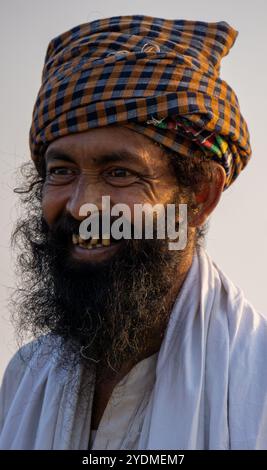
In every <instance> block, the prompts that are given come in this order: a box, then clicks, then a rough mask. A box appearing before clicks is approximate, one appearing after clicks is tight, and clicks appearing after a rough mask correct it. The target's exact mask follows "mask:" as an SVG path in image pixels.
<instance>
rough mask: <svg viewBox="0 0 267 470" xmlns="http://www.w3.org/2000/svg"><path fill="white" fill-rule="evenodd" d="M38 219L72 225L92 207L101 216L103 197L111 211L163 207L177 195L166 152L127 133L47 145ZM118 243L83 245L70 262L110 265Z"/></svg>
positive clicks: (103, 131) (86, 135)
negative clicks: (65, 220)
mask: <svg viewBox="0 0 267 470" xmlns="http://www.w3.org/2000/svg"><path fill="white" fill-rule="evenodd" d="M45 161H46V180H45V184H44V189H43V200H42V207H43V214H44V218H45V220H46V222H47V223H48V225H49V226H50V227H52V226H53V224H55V223H56V222H57V221H58V220H59V219H60V218H61V217H62V216H63V217H64V216H69V218H71V219H74V220H76V221H79V222H80V221H81V220H82V219H83V218H84V217H82V216H80V215H79V212H80V207H81V206H82V205H83V204H85V203H93V204H95V205H96V206H97V207H98V210H99V211H101V209H102V207H101V202H102V196H107V195H108V196H110V205H111V208H112V207H113V206H114V205H115V204H117V203H124V204H127V205H128V207H129V208H130V210H131V213H133V208H134V204H145V203H149V204H151V205H152V206H154V205H155V204H157V203H161V204H164V205H166V204H167V203H169V202H172V200H173V198H174V195H175V194H177V190H178V187H177V179H176V176H175V174H174V170H173V168H172V167H171V165H170V163H169V159H168V157H167V155H166V154H165V152H163V150H162V149H161V148H160V147H159V146H156V145H154V143H153V142H152V141H151V140H150V139H148V138H147V137H145V136H143V135H141V134H138V133H136V132H133V131H131V130H129V129H127V128H123V127H118V126H109V127H107V128H99V129H94V130H90V131H86V132H83V133H80V134H72V135H68V136H66V137H62V138H59V139H57V140H56V141H54V142H52V143H51V144H50V145H49V147H48V148H47V151H46V154H45ZM120 245H121V243H118V242H117V243H111V244H110V246H102V245H101V244H98V246H97V245H94V248H93V249H88V245H87V244H85V243H82V244H80V246H79V245H73V246H72V247H71V252H72V257H73V258H75V259H76V260H80V261H88V262H90V261H92V262H94V263H97V262H101V261H104V260H107V259H109V258H110V257H111V256H112V255H115V254H116V252H117V251H118V250H119V248H120Z"/></svg>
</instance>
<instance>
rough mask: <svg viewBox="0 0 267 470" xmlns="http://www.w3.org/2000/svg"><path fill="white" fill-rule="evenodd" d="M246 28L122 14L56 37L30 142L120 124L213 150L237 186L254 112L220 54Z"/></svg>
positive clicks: (36, 151)
mask: <svg viewBox="0 0 267 470" xmlns="http://www.w3.org/2000/svg"><path fill="white" fill-rule="evenodd" d="M236 36H237V32H236V31H235V30H234V29H233V28H231V27H230V26H229V25H228V24H227V23H225V22H218V23H206V22H201V21H187V20H169V19H162V18H153V17H149V16H142V15H133V16H117V17H112V18H105V19H101V20H96V21H93V22H91V23H85V24H82V25H79V26H76V27H75V28H72V29H71V30H69V31H67V32H65V33H63V34H61V35H60V36H58V37H56V38H55V39H53V40H52V41H51V42H50V43H49V46H48V49H47V53H46V58H45V64H44V69H43V74H42V84H41V88H40V90H39V93H38V96H37V100H36V103H35V106H34V110H33V120H32V125H31V130H30V148H31V155H32V158H33V160H34V161H35V162H36V161H37V160H38V159H40V158H41V157H42V156H43V154H44V151H45V149H46V148H47V145H49V143H51V142H52V141H53V140H55V139H57V138H59V137H62V136H65V135H68V134H71V133H77V132H82V131H85V130H88V129H95V128H98V127H102V126H106V125H111V124H119V125H122V126H126V127H127V128H130V129H132V130H134V131H136V132H140V133H142V134H144V135H146V136H148V137H150V138H151V139H153V140H154V141H157V142H159V143H161V144H162V145H164V146H165V147H167V148H169V149H171V150H173V151H175V152H177V153H178V154H180V155H182V156H184V157H188V156H194V155H196V156H199V155H203V154H205V155H206V156H207V157H208V158H211V159H212V160H215V161H217V162H219V163H220V164H221V165H222V166H223V167H224V169H225V172H226V177H227V179H226V184H225V188H227V187H228V186H229V185H230V184H231V183H232V182H233V181H234V180H235V178H236V177H237V176H238V175H239V173H240V172H241V170H242V169H243V168H244V166H245V165H246V164H247V162H248V160H249V157H250V154H251V149H250V144H249V133H248V129H247V125H246V122H245V120H244V118H243V117H242V115H241V112H240V108H239V103H238V99H237V97H236V95H235V93H234V91H233V90H232V89H231V87H230V86H229V85H228V84H227V83H226V82H225V81H223V80H222V79H221V78H220V77H219V72H220V62H221V59H222V57H223V56H225V55H226V54H228V52H229V50H230V48H231V47H232V45H233V44H234V41H235V38H236Z"/></svg>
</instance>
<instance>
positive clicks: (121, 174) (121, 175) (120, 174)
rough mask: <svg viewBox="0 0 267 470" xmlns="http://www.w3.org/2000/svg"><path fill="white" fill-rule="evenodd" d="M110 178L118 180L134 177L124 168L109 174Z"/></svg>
mask: <svg viewBox="0 0 267 470" xmlns="http://www.w3.org/2000/svg"><path fill="white" fill-rule="evenodd" d="M108 174H109V175H110V176H113V177H114V176H115V177H117V178H125V177H127V176H132V173H131V172H130V171H128V170H125V169H124V168H116V169H114V170H111V171H109V172H108Z"/></svg>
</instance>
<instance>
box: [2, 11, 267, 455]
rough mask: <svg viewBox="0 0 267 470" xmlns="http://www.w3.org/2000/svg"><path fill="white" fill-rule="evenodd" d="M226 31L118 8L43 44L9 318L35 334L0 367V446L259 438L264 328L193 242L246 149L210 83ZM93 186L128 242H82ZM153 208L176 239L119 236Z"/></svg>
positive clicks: (176, 445)
mask: <svg viewBox="0 0 267 470" xmlns="http://www.w3.org/2000/svg"><path fill="white" fill-rule="evenodd" d="M236 35H237V33H236V31H234V30H233V29H232V28H231V27H230V26H229V25H228V24H227V23H223V22H221V23H204V22H193V21H182V20H166V19H160V18H152V17H146V16H127V17H114V18H107V19H103V20H99V21H94V22H92V23H88V24H83V25H81V26H77V27H75V28H73V29H72V30H70V31H67V32H65V33H64V34H62V35H60V36H58V37H57V38H55V39H54V40H52V41H51V42H50V44H49V47H48V50H47V55H46V59H45V66H44V70H43V76H42V85H41V88H40V91H39V94H38V97H37V101H36V104H35V108H34V113H33V121H32V126H31V133H30V146H31V156H32V159H33V161H34V165H35V166H34V169H33V170H32V171H31V173H27V175H26V181H25V182H24V185H23V186H22V188H20V191H21V192H22V193H23V195H24V196H23V199H24V203H26V213H25V217H24V219H23V220H22V221H20V222H19V223H18V225H17V227H16V230H15V233H14V242H15V243H16V244H17V245H18V246H21V249H22V252H21V254H20V257H19V266H20V269H21V273H22V277H23V279H24V282H23V285H22V286H20V288H19V289H18V291H17V298H16V318H17V321H18V327H19V331H20V332H25V331H27V332H29V333H30V334H31V335H33V336H34V337H35V338H36V339H35V340H34V341H33V342H31V343H29V344H27V345H26V346H24V347H23V348H22V349H21V350H20V351H19V352H18V353H17V354H16V355H15V356H14V358H13V359H12V360H11V362H10V364H9V366H8V368H7V370H6V373H5V377H4V380H3V385H2V392H1V421H0V448H1V449H87V448H89V449H266V448H267V411H266V410H267V395H266V391H267V374H266V372H265V356H266V353H267V324H266V320H265V319H264V318H263V317H261V316H260V315H259V314H258V313H257V312H255V310H254V309H253V307H252V306H251V305H250V304H249V303H248V302H247V301H246V300H245V298H244V296H243V293H242V292H241V291H240V290H239V289H238V288H236V287H235V286H234V285H233V284H232V283H231V281H229V279H227V277H226V276H225V275H224V274H223V273H222V272H221V271H220V269H219V268H218V267H217V266H216V265H215V264H214V263H213V262H212V261H211V260H210V258H209V257H208V255H207V254H206V252H205V250H204V249H203V247H202V238H203V227H204V228H205V223H206V221H207V219H208V217H209V215H210V214H211V212H212V211H213V209H214V208H215V207H216V205H217V203H218V201H219V199H220V196H221V194H222V191H223V190H224V189H226V188H228V187H229V186H230V184H231V183H232V182H233V181H234V180H235V179H236V178H237V176H238V175H239V173H240V172H241V170H242V169H243V168H244V167H245V165H246V164H247V161H248V159H249V157H250V153H251V151H250V145H249V136H248V130H247V126H246V123H245V121H244V119H243V117H242V115H241V113H240V109H239V104H238V101H237V98H236V96H235V94H234V92H233V90H232V89H231V88H230V87H229V86H228V85H227V84H226V83H225V82H224V81H222V80H221V79H220V77H219V68H220V61H221V58H222V57H223V56H224V55H226V54H227V53H228V51H229V49H230V48H231V47H232V45H233V43H234V40H235V38H236ZM104 196H108V197H109V201H110V206H111V208H112V209H114V208H115V207H117V208H118V210H117V213H116V214H115V215H114V213H113V214H112V212H111V214H110V222H112V223H114V224H116V223H118V218H119V216H120V215H121V214H120V212H121V211H122V209H124V208H126V207H127V209H128V210H129V213H128V212H127V214H128V215H127V214H126V216H125V221H127V223H128V228H129V227H130V233H131V236H130V237H128V238H127V237H124V236H123V237H122V238H120V237H116V236H114V233H115V232H116V231H115V232H114V233H113V232H112V230H111V232H109V233H107V232H106V230H105V229H104V227H103V223H101V222H100V231H99V233H98V235H97V236H89V238H88V237H86V236H82V235H83V234H84V232H82V231H81V226H82V224H83V223H84V222H86V218H87V215H88V211H87V208H88V206H86V204H91V205H93V207H94V210H93V211H90V212H94V211H95V212H96V214H97V218H98V220H100V218H101V217H100V216H101V215H103V214H104V213H106V209H105V208H104V207H103V204H102V202H103V197H104ZM171 204H175V207H176V208H178V206H179V205H181V204H186V207H187V230H186V243H185V246H184V247H183V249H175V250H171V249H170V245H169V242H170V238H171V237H170V236H169V235H168V234H166V235H165V237H163V238H162V237H158V236H157V231H156V227H155V224H154V223H153V237H152V238H147V237H146V236H145V235H144V231H143V229H142V226H141V236H139V237H135V236H134V234H135V230H136V227H137V226H138V223H137V221H136V220H135V219H134V218H132V215H133V214H134V210H135V208H136V207H137V206H138V205H139V206H140V205H150V207H155V206H156V205H161V206H162V207H164V208H166V207H167V206H168V205H171ZM117 205H119V206H117ZM90 207H92V206H90ZM129 214H130V216H129ZM90 215H91V214H90ZM124 215H125V214H124ZM164 217H165V216H164ZM173 218H174V220H173V221H172V222H174V224H175V227H176V228H177V229H180V228H181V227H182V225H183V217H181V214H180V212H179V211H178V212H177V211H176V212H175V213H174V217H173ZM92 221H93V219H91V222H92ZM154 221H155V220H154V219H153V222H154ZM92 223H93V222H92ZM139 223H140V221H139ZM114 226H115V225H114ZM117 227H118V226H117ZM138 228H139V229H140V224H139V227H138ZM88 229H89V226H88ZM181 233H182V232H180V234H181ZM85 235H86V234H85ZM91 235H92V233H91ZM115 235H116V233H115ZM154 235H155V236H154Z"/></svg>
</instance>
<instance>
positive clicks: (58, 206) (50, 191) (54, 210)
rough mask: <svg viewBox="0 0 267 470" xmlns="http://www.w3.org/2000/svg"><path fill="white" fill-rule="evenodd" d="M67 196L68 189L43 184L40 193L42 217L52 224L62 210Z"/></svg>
mask: <svg viewBox="0 0 267 470" xmlns="http://www.w3.org/2000/svg"><path fill="white" fill-rule="evenodd" d="M68 198H69V191H68V190H67V189H66V188H63V187H56V186H54V187H53V186H46V185H45V186H44V189H43V194H42V212H43V217H44V219H45V220H46V222H47V223H48V225H52V224H53V223H54V222H55V221H56V220H57V218H58V217H59V216H60V215H61V214H62V212H64V210H65V207H66V204H67V201H68Z"/></svg>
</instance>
